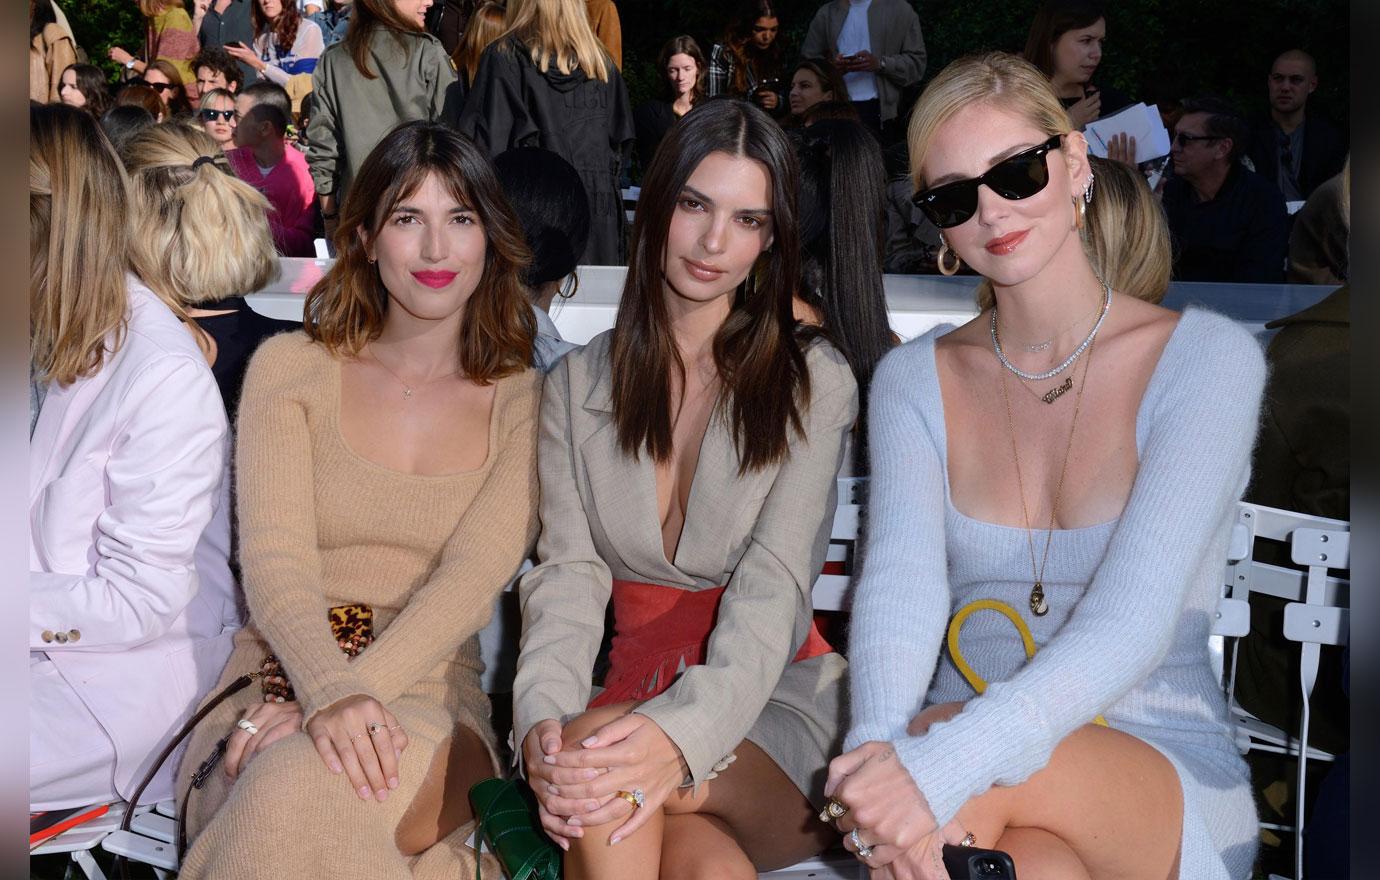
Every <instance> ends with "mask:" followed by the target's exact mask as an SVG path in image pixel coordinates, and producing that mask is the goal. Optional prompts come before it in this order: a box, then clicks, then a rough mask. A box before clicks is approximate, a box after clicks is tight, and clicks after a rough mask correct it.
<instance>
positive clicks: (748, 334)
mask: <svg viewBox="0 0 1380 880" xmlns="http://www.w3.org/2000/svg"><path fill="white" fill-rule="evenodd" d="M713 152H724V153H728V154H730V155H734V156H745V157H747V158H750V159H755V160H757V161H759V162H761V163H762V164H764V165H765V166H766V167H767V169H768V171H769V172H770V174H771V191H772V203H771V217H772V229H773V232H774V240H773V245H772V247H771V249H770V250H769V251H767V252H764V253H763V254H762V256H761V257H759V258H758V265H757V266H754V267H753V270H752V271H751V272H750V273H749V274H748V277H747V280H745V281H744V282H743V284H742V285H740V286H739V288H738V290H737V291H736V292H735V293H734V295H733V308H732V311H731V312H730V313H729V315H728V317H727V318H726V319H725V320H724V323H723V325H722V326H720V327H719V330H718V332H717V333H716V334H715V336H714V365H715V367H716V368H717V370H718V373H719V378H720V381H721V382H722V383H723V387H724V393H722V394H721V395H720V396H719V402H718V413H719V415H721V416H722V417H724V418H725V420H726V421H727V422H728V423H729V424H730V425H731V426H732V434H733V439H734V443H735V445H736V447H737V450H738V461H739V473H747V472H748V471H751V470H760V469H761V468H764V467H766V466H768V465H770V464H772V463H774V462H777V461H780V460H781V459H782V458H783V457H784V456H785V455H786V451H787V447H788V444H789V443H790V435H789V432H790V431H791V430H794V431H795V433H796V434H797V435H799V434H801V433H802V431H803V428H802V421H801V412H802V411H803V410H804V409H805V408H807V407H808V406H809V402H810V374H809V372H808V369H807V367H806V364H805V354H804V351H803V349H802V341H803V340H802V339H801V338H797V334H796V331H795V318H794V316H793V314H792V311H791V302H792V295H793V294H794V293H795V291H796V289H797V288H798V287H799V282H800V240H799V232H798V230H797V227H796V189H797V188H798V185H799V184H798V177H799V171H798V169H797V167H796V159H795V153H794V152H793V151H792V150H791V146H790V143H789V142H788V141H787V140H786V135H785V133H784V132H782V130H781V128H780V127H779V126H778V125H777V124H776V123H775V122H774V121H772V119H771V117H769V116H767V114H766V113H764V112H762V111H761V110H759V109H758V108H756V107H754V106H752V105H751V104H749V103H747V102H745V101H738V100H730V99H724V100H715V101H706V102H705V103H703V104H700V105H699V106H697V107H695V108H694V109H692V110H691V111H690V112H689V113H687V114H685V116H683V117H681V120H680V122H678V123H677V124H676V125H674V126H673V127H672V128H671V131H670V132H669V133H668V134H667V135H666V139H665V140H664V141H662V143H661V146H660V147H659V148H658V149H657V151H656V156H655V157H654V158H653V159H652V163H651V165H649V166H648V168H647V175H646V177H645V178H644V179H643V184H642V195H641V197H640V199H639V201H638V209H637V218H636V220H635V221H634V222H633V233H632V248H631V254H630V256H629V259H628V274H627V280H626V282H625V283H624V285H623V296H622V299H621V300H620V301H619V303H618V317H617V319H616V320H615V322H614V328H613V342H612V348H611V354H610V361H611V372H612V378H613V395H612V397H613V420H614V424H615V425H616V426H617V428H618V443H619V446H620V447H621V448H622V450H623V452H624V453H625V454H628V455H632V456H637V455H639V454H640V453H641V451H642V450H643V449H646V451H647V453H648V454H649V455H651V457H652V459H653V460H654V461H659V462H663V461H666V460H667V459H669V458H670V457H671V451H672V442H671V422H672V420H671V408H670V401H671V391H672V382H671V376H672V371H677V372H678V373H679V375H680V377H681V382H682V384H683V383H684V377H685V364H684V362H683V361H682V360H681V358H680V351H679V349H678V348H677V347H676V344H675V339H674V337H673V335H672V333H671V321H670V318H669V316H668V313H667V308H666V281H665V278H664V276H663V266H664V263H665V258H666V241H667V238H668V235H669V231H670V225H671V215H672V212H673V211H674V210H675V207H676V202H677V200H678V199H679V198H680V194H681V190H682V189H683V188H684V186H685V182H686V180H688V179H689V178H690V175H691V174H693V173H694V171H695V169H696V168H697V167H698V166H699V164H700V162H701V161H702V160H703V159H704V158H705V157H706V156H708V155H709V154H710V153H713Z"/></svg>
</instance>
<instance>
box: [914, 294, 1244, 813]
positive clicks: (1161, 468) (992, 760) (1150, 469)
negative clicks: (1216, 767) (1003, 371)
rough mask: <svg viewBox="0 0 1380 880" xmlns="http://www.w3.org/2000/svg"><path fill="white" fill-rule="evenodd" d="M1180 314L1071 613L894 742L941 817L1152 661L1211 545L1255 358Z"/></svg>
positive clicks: (1053, 740) (1000, 779) (1204, 321)
mask: <svg viewBox="0 0 1380 880" xmlns="http://www.w3.org/2000/svg"><path fill="white" fill-rule="evenodd" d="M1181 321H1183V322H1196V325H1195V326H1193V327H1182V326H1181V327H1180V328H1178V329H1177V330H1176V333H1175V336H1176V337H1177V336H1178V335H1180V334H1183V335H1185V336H1187V337H1188V338H1183V339H1180V338H1171V340H1170V342H1169V345H1168V346H1167V347H1166V350H1165V353H1164V355H1163V357H1162V358H1161V363H1160V364H1159V367H1158V368H1157V375H1156V380H1157V381H1160V382H1162V385H1161V386H1160V388H1158V389H1156V396H1155V398H1154V399H1152V400H1147V401H1146V403H1145V404H1144V405H1147V406H1149V407H1150V412H1149V418H1150V420H1151V421H1150V428H1149V432H1148V436H1147V438H1146V443H1145V447H1144V449H1143V450H1142V455H1141V460H1140V468H1139V470H1138V472H1137V474H1136V479H1135V483H1134V484H1133V486H1132V489H1131V497H1130V499H1129V500H1128V501H1127V503H1126V507H1125V509H1124V510H1123V512H1122V515H1121V518H1120V521H1119V522H1118V524H1117V526H1116V530H1115V532H1114V533H1113V535H1112V537H1111V541H1110V543H1109V545H1108V547H1107V552H1106V555H1105V557H1104V558H1103V561H1102V564H1101V565H1100V566H1099V567H1098V570H1097V574H1096V575H1095V576H1094V577H1093V580H1092V583H1091V584H1089V585H1088V588H1087V592H1086V593H1085V594H1084V596H1083V598H1082V599H1081V600H1080V601H1079V602H1078V605H1077V607H1075V608H1074V610H1073V612H1072V613H1071V614H1070V616H1069V619H1068V621H1067V622H1066V623H1065V624H1064V626H1063V627H1062V628H1061V629H1060V631H1059V633H1058V634H1057V635H1056V636H1055V637H1054V638H1053V639H1052V640H1050V642H1049V643H1048V644H1046V645H1045V646H1044V647H1042V648H1041V649H1040V651H1039V653H1038V654H1036V656H1035V658H1034V659H1033V660H1031V661H1030V662H1029V663H1028V664H1026V665H1025V666H1024V667H1023V668H1022V669H1021V670H1020V671H1019V672H1017V673H1016V674H1015V675H1013V676H1012V677H1011V678H1010V679H1008V680H1007V681H1004V682H1001V683H997V684H993V685H992V686H991V687H989V688H988V690H987V691H986V693H984V694H983V695H982V696H980V697H976V698H974V699H972V700H970V701H969V702H968V703H967V704H966V705H965V706H964V708H963V711H961V712H960V713H959V714H958V715H956V716H955V717H954V718H953V719H952V720H950V721H948V722H941V723H936V724H934V725H933V726H932V727H931V728H930V729H929V731H928V732H927V733H926V734H925V735H923V736H919V737H902V738H900V739H899V740H898V741H897V752H898V753H899V754H900V755H901V758H902V760H903V761H904V762H905V765H906V768H907V769H908V770H909V771H910V772H911V775H912V776H913V777H914V778H915V780H916V783H917V784H918V786H919V788H920V790H921V791H922V792H924V794H925V797H926V799H927V800H928V801H929V804H930V807H931V809H932V810H933V811H934V815H935V818H936V820H937V821H938V822H939V824H940V825H941V826H942V825H943V824H944V823H946V822H948V821H949V820H950V819H952V818H953V816H954V814H955V813H957V812H958V810H959V808H960V807H962V806H963V804H964V803H965V802H966V801H967V800H968V799H969V798H972V797H975V796H976V795H979V794H981V793H983V792H984V791H986V790H987V789H988V788H990V787H991V786H992V785H1004V786H1011V785H1017V784H1019V783H1021V782H1023V781H1025V780H1026V779H1028V778H1029V777H1030V776H1031V774H1033V773H1035V772H1036V771H1038V770H1040V769H1041V768H1042V767H1044V766H1045V765H1046V764H1047V763H1048V762H1049V758H1050V755H1051V753H1052V752H1053V751H1054V748H1055V747H1056V746H1057V745H1058V744H1059V743H1060V742H1061V741H1062V740H1063V739H1064V737H1066V736H1068V735H1069V734H1070V733H1072V732H1073V731H1074V730H1076V729H1077V728H1079V727H1081V726H1082V725H1084V724H1087V723H1089V722H1090V721H1091V720H1092V719H1093V718H1094V717H1096V716H1097V715H1098V714H1099V713H1101V712H1103V711H1104V710H1106V709H1107V707H1108V706H1110V705H1112V704H1113V703H1114V702H1115V701H1116V700H1117V699H1119V698H1120V697H1121V696H1122V695H1124V694H1125V693H1126V692H1128V691H1129V690H1130V689H1131V688H1133V687H1134V686H1135V685H1136V684H1138V683H1139V682H1141V681H1142V680H1144V679H1145V678H1146V676H1148V675H1149V674H1150V673H1151V672H1153V671H1154V670H1155V668H1156V667H1157V666H1158V665H1159V664H1160V663H1161V662H1162V661H1163V659H1164V657H1165V655H1166V653H1167V652H1168V650H1169V647H1170V644H1171V642H1172V640H1173V637H1174V633H1175V630H1176V628H1177V627H1178V624H1179V618H1180V613H1181V611H1182V608H1183V606H1184V604H1185V599H1186V597H1187V593H1188V590H1189V587H1190V585H1191V584H1193V583H1195V582H1201V579H1195V577H1194V575H1195V573H1196V572H1198V571H1199V570H1201V567H1202V566H1203V565H1205V564H1210V560H1209V558H1208V556H1209V554H1210V553H1214V552H1220V550H1221V547H1220V546H1219V545H1220V543H1221V542H1220V541H1219V540H1217V536H1219V535H1221V534H1222V533H1223V531H1222V525H1223V523H1224V521H1227V520H1229V519H1230V518H1231V516H1232V511H1233V507H1234V505H1235V503H1236V502H1237V501H1238V500H1239V499H1240V497H1241V493H1242V492H1243V491H1244V489H1245V486H1246V482H1247V477H1248V476H1249V471H1250V452H1251V446H1252V444H1253V443H1254V440H1255V436H1256V430H1257V425H1258V418H1259V412H1260V401H1261V392H1262V389H1263V387H1264V382H1265V359H1264V355H1263V353H1262V352H1261V350H1260V346H1259V345H1258V344H1257V343H1256V341H1255V340H1254V338H1252V337H1251V336H1250V335H1249V334H1248V333H1247V332H1246V331H1245V330H1243V329H1242V328H1241V327H1239V326H1238V325H1236V324H1235V322H1233V321H1231V320H1230V319H1227V318H1224V317H1221V316H1217V315H1212V314H1211V313H1207V312H1196V313H1195V312H1189V313H1188V314H1186V315H1185V316H1183V317H1182V318H1181ZM1171 349H1172V350H1171ZM1161 372H1162V373H1163V374H1164V375H1159V373H1161ZM1149 393H1151V392H1150V391H1147V394H1149ZM956 756H962V758H961V760H957V759H956Z"/></svg>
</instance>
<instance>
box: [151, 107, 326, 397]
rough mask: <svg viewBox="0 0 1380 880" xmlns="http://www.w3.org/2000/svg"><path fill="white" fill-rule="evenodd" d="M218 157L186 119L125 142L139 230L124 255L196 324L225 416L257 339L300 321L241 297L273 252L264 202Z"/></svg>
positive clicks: (259, 281)
mask: <svg viewBox="0 0 1380 880" xmlns="http://www.w3.org/2000/svg"><path fill="white" fill-rule="evenodd" d="M224 161H225V160H224V159H223V158H222V155H221V151H220V148H219V146H218V145H217V144H216V143H215V141H214V140H212V139H211V137H210V135H208V134H206V132H204V131H201V130H199V129H197V128H194V127H193V126H191V125H190V124H181V123H171V124H168V125H157V126H154V127H153V128H150V129H148V130H146V131H143V132H141V133H140V134H138V135H136V136H135V137H134V139H133V140H131V141H130V142H129V145H128V146H127V147H126V148H125V167H126V168H127V169H128V170H129V176H130V190H131V195H132V202H133V211H132V213H133V220H134V227H135V229H136V230H138V233H137V234H136V235H135V236H133V238H132V239H131V241H130V260H131V262H132V263H133V264H134V269H135V271H136V272H138V273H139V277H140V278H141V279H142V280H143V282H144V283H145V284H147V285H148V287H149V288H150V289H151V290H153V291H154V292H155V293H157V294H158V295H159V297H161V298H162V299H163V300H164V301H166V302H169V303H171V304H172V305H173V306H174V307H175V308H178V309H181V310H184V311H185V313H186V314H187V316H188V317H190V318H191V319H192V320H194V321H195V322H196V324H197V326H198V327H199V328H200V329H201V331H202V333H203V334H204V335H203V349H204V351H205V355H206V360H207V361H208V362H209V363H210V365H211V371H212V373H214V374H215V377H216V384H217V385H218V386H220V395H221V398H222V399H223V400H224V402H225V411H226V414H227V415H228V416H229V417H230V420H231V422H232V423H233V421H234V419H235V413H236V411H237V410H238V408H239V399H240V386H241V384H243V382H244V373H245V370H246V369H247V368H248V366H249V359H250V358H251V357H252V356H253V354H254V351H255V349H257V348H258V347H259V343H261V342H263V341H264V340H265V339H267V338H268V337H269V336H272V335H273V334H275V333H282V332H283V331H285V330H295V329H298V328H300V327H301V326H302V325H301V323H300V322H294V321H278V320H274V319H272V318H267V317H264V316H263V315H260V314H259V313H258V312H255V311H254V310H253V309H251V308H250V307H249V304H248V303H246V302H245V300H244V297H245V294H248V293H253V292H255V291H256V290H260V289H262V288H263V287H264V286H265V285H267V284H268V283H269V282H271V281H273V280H274V279H275V278H277V277H278V258H277V255H276V253H275V252H274V249H273V236H272V235H271V234H270V232H269V226H268V219H267V216H266V212H267V210H268V202H267V201H266V200H265V199H264V197H263V196H262V195H261V194H260V193H259V191H258V190H256V189H254V188H253V187H252V186H250V185H249V184H247V183H245V182H244V181H242V180H240V179H238V178H237V177H235V176H234V175H233V174H231V173H230V172H229V171H228V170H227V169H226V168H225V167H224V164H223V163H224Z"/></svg>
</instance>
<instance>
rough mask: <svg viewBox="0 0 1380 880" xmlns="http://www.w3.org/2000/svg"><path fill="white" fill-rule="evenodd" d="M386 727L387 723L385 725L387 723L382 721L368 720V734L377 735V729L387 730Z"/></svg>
mask: <svg viewBox="0 0 1380 880" xmlns="http://www.w3.org/2000/svg"><path fill="white" fill-rule="evenodd" d="M387 729H388V725H387V724H384V723H383V722H382V721H370V722H369V735H370V736H377V735H378V733H379V731H381V730H387Z"/></svg>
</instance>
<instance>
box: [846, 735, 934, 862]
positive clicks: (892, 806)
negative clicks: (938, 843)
mask: <svg viewBox="0 0 1380 880" xmlns="http://www.w3.org/2000/svg"><path fill="white" fill-rule="evenodd" d="M824 793H825V795H826V796H828V797H831V798H833V799H834V800H836V801H838V802H839V803H841V804H843V805H844V806H845V807H847V808H848V811H847V812H846V813H844V815H843V816H842V817H840V818H839V819H838V821H837V822H836V823H835V824H836V826H837V827H838V829H839V831H840V832H842V833H845V834H846V833H848V832H849V831H852V830H853V829H854V828H856V829H858V834H859V836H860V838H861V840H862V842H863V844H864V845H866V846H870V847H873V848H874V849H877V848H878V847H879V845H880V846H884V847H889V848H894V850H892V857H894V856H895V851H900V850H907V849H910V848H911V847H912V846H914V845H915V844H916V843H918V842H920V841H921V840H922V839H924V838H925V837H926V836H927V835H929V834H931V833H932V832H933V831H934V830H935V828H936V823H935V819H934V814H933V812H931V810H930V806H929V802H928V801H926V800H925V796H924V794H922V793H921V791H920V789H919V787H918V786H917V785H916V784H915V780H914V779H913V778H912V777H911V775H910V771H909V770H907V769H906V767H905V765H904V764H902V763H901V758H900V756H899V755H897V754H896V749H895V747H894V746H893V745H892V744H891V743H889V742H866V743H863V744H862V745H860V746H858V747H857V748H856V749H854V750H853V751H851V752H845V753H844V754H842V755H839V756H838V757H837V758H835V759H834V760H832V761H830V762H829V778H828V780H827V781H826V782H825V784H824ZM888 861H889V860H888V859H886V857H885V856H884V855H883V854H882V852H881V851H878V853H877V858H876V859H873V860H869V861H868V864H869V866H874V865H880V864H886V863H887V862H888Z"/></svg>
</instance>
